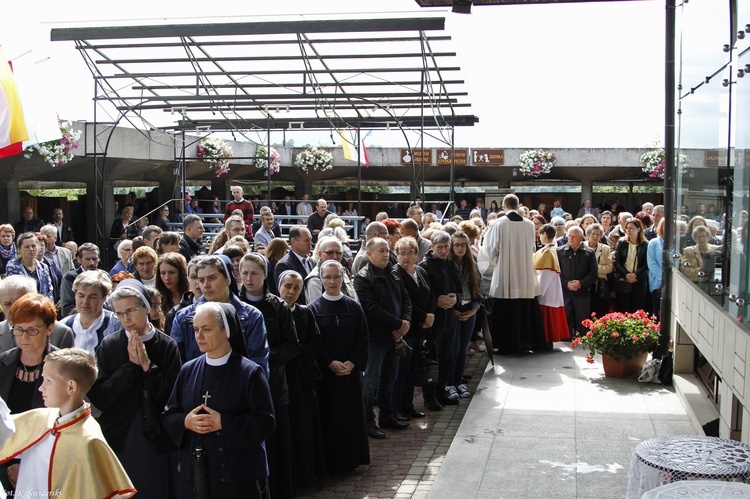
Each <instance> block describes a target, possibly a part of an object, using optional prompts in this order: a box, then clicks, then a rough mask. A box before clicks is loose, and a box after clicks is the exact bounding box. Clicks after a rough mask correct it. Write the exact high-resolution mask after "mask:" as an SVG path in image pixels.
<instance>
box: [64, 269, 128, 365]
mask: <svg viewBox="0 0 750 499" xmlns="http://www.w3.org/2000/svg"><path fill="white" fill-rule="evenodd" d="M110 292H112V281H111V280H110V278H109V275H108V274H107V273H106V272H104V271H103V270H87V271H86V272H83V273H82V274H81V275H79V276H78V277H76V280H75V281H74V282H73V295H74V296H75V301H76V313H75V314H73V315H71V316H69V317H66V318H65V319H63V323H64V324H65V325H66V326H68V327H69V328H70V329H72V330H73V335H74V336H75V346H77V347H80V348H83V349H84V350H87V351H89V352H90V353H91V355H95V354H96V350H97V349H98V348H99V345H101V344H102V340H103V339H104V337H105V336H107V335H110V334H112V333H116V332H117V331H119V330H120V329H122V324H120V321H119V320H118V319H117V317H116V316H115V314H113V313H112V312H111V311H109V310H106V309H105V308H104V303H105V302H106V301H107V297H108V296H109V293H110Z"/></svg>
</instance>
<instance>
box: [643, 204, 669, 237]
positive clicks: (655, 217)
mask: <svg viewBox="0 0 750 499" xmlns="http://www.w3.org/2000/svg"><path fill="white" fill-rule="evenodd" d="M662 218H664V205H663V204H657V205H656V206H654V210H653V213H652V215H651V221H652V222H653V223H652V225H651V227H649V228H648V229H646V230H644V231H643V235H644V236H646V239H648V240H649V241H650V240H652V239H653V238H655V237H656V229H657V227H659V222H661V219H662Z"/></svg>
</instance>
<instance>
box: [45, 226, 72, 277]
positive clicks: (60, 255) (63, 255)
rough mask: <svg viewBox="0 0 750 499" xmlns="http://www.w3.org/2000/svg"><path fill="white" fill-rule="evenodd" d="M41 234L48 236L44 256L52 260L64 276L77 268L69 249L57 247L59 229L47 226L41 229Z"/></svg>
mask: <svg viewBox="0 0 750 499" xmlns="http://www.w3.org/2000/svg"><path fill="white" fill-rule="evenodd" d="M40 232H41V233H42V234H44V235H45V236H47V241H46V242H45V243H44V256H45V257H47V258H48V259H50V260H52V262H53V263H54V264H55V266H57V268H58V269H59V270H60V273H61V274H62V275H65V274H67V273H68V272H70V271H71V270H73V269H74V268H75V265H74V264H73V254H72V253H71V252H70V250H69V249H68V248H63V247H62V246H57V245H56V243H57V227H55V226H54V225H52V224H47V225H45V226H44V227H42V228H41V229H40Z"/></svg>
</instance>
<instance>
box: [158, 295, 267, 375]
mask: <svg viewBox="0 0 750 499" xmlns="http://www.w3.org/2000/svg"><path fill="white" fill-rule="evenodd" d="M205 301H206V299H205V298H203V297H201V298H200V299H199V300H198V303H203V302H205ZM231 303H232V306H234V308H235V310H236V311H237V317H239V319H240V324H242V335H243V336H244V337H245V344H246V345H247V353H248V358H249V359H250V360H252V361H253V362H255V363H256V364H258V365H259V366H260V367H261V368H262V369H263V372H264V373H265V374H266V379H268V340H267V338H266V324H265V322H264V320H263V315H262V314H261V313H260V312H259V311H258V309H257V308H255V307H253V306H251V305H248V304H247V303H243V302H241V301H240V299H239V298H237V296H236V295H234V294H232V298H231ZM196 306H197V304H195V303H194V304H193V305H189V306H187V307H185V308H183V309H182V310H180V311H179V312H177V315H175V318H174V322H173V323H172V331H170V334H169V335H170V336H171V337H172V338H174V340H175V341H176V342H177V346H178V348H179V349H180V356H181V358H182V360H183V362H187V361H189V360H192V359H195V358H197V357H200V356H201V355H203V354H202V353H201V351H200V350H199V349H198V344H197V343H196V342H195V330H193V317H195V307H196Z"/></svg>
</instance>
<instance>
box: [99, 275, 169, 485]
mask: <svg viewBox="0 0 750 499" xmlns="http://www.w3.org/2000/svg"><path fill="white" fill-rule="evenodd" d="M109 301H110V303H111V305H112V309H113V311H114V313H115V315H116V316H117V317H118V319H119V320H120V322H121V323H122V327H123V329H121V330H120V331H118V332H116V333H113V334H110V335H108V336H105V337H104V339H103V340H102V342H101V345H100V346H99V348H98V349H97V352H96V363H97V366H98V368H99V373H98V376H97V379H96V382H95V383H94V386H93V387H92V388H91V390H90V391H89V394H88V396H89V400H90V401H91V403H92V404H94V406H95V407H96V408H97V409H99V410H100V411H101V415H100V416H99V418H98V420H99V425H100V426H101V428H102V433H103V434H104V437H105V438H106V439H107V442H108V443H109V445H110V447H112V450H114V451H115V453H116V454H117V457H118V459H119V460H120V462H121V463H122V465H123V467H124V468H125V471H126V472H127V473H128V476H129V477H130V479H131V480H132V482H133V485H134V486H135V487H136V489H137V490H138V497H145V498H154V499H164V498H169V497H175V490H174V488H175V487H174V481H175V477H174V474H173V473H172V475H171V476H170V472H171V471H172V470H171V469H170V462H172V463H174V456H170V453H171V452H174V449H175V446H174V445H173V444H172V442H171V441H170V439H169V437H168V435H167V434H166V432H164V431H163V428H162V427H161V424H160V413H161V410H162V408H163V407H164V405H165V404H166V402H167V399H168V398H169V394H170V393H171V392H172V387H173V386H174V383H175V380H176V379H177V374H178V373H179V372H180V354H179V352H178V349H177V343H176V342H175V341H174V340H173V339H172V338H170V337H169V336H167V335H166V334H164V333H162V332H161V331H159V330H158V329H155V328H154V326H153V325H152V324H151V323H150V322H149V320H148V317H149V311H150V310H151V299H150V298H149V295H148V292H147V290H146V287H145V286H144V285H143V284H142V283H141V282H140V281H137V280H135V279H126V280H124V281H122V282H121V283H120V285H119V286H118V287H117V289H116V290H115V291H114V292H113V293H112V295H111V296H110V298H109Z"/></svg>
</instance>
